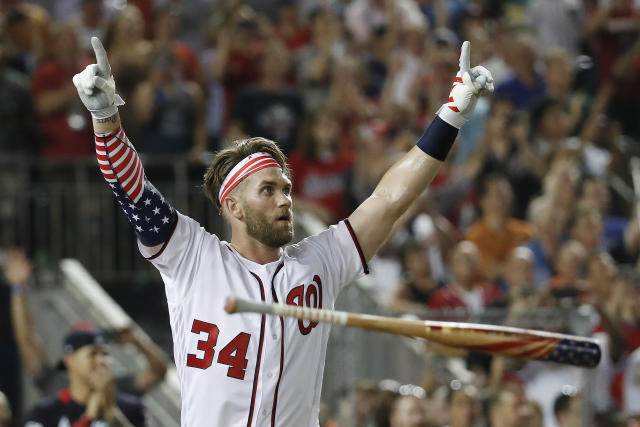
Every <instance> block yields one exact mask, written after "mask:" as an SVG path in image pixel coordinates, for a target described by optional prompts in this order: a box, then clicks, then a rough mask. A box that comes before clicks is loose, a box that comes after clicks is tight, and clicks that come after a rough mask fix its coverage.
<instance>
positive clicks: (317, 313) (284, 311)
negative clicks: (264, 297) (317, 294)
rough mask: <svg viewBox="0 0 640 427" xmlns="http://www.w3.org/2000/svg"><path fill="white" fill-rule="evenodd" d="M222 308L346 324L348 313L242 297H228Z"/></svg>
mask: <svg viewBox="0 0 640 427" xmlns="http://www.w3.org/2000/svg"><path fill="white" fill-rule="evenodd" d="M224 309H225V311H226V312H227V313H230V314H231V313H265V314H273V315H275V316H285V317H296V318H298V319H305V320H310V321H312V322H324V323H333V324H335V325H342V326H344V325H346V324H347V320H348V319H349V313H346V312H344V311H332V310H318V309H314V308H307V307H298V306H297V305H284V304H267V303H265V302H261V301H249V300H246V299H242V298H235V297H228V298H227V301H226V303H225V306H224Z"/></svg>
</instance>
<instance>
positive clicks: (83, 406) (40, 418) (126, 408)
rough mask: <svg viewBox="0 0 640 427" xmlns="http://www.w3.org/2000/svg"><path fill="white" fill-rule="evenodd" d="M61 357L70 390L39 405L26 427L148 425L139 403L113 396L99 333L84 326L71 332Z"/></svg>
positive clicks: (140, 402) (104, 350)
mask: <svg viewBox="0 0 640 427" xmlns="http://www.w3.org/2000/svg"><path fill="white" fill-rule="evenodd" d="M63 353H64V356H63V359H62V360H61V361H60V363H61V366H64V368H66V369H67V371H68V372H69V386H68V387H67V388H65V389H62V390H60V391H59V392H58V393H57V395H55V396H50V397H46V398H45V399H43V400H42V401H41V402H40V403H38V404H37V405H36V406H35V407H34V408H33V409H32V410H31V411H30V412H29V415H28V416H27V418H26V420H27V421H26V423H25V427H48V426H51V427H58V426H71V427H89V426H94V427H96V426H101V425H107V423H108V425H110V426H123V427H130V426H136V427H137V426H146V425H147V422H146V417H145V412H144V407H143V405H142V401H141V400H140V399H139V398H137V397H135V396H132V395H127V394H123V393H116V389H115V385H114V382H113V376H112V374H111V370H110V369H109V365H108V364H107V356H108V352H107V348H106V346H105V338H104V336H103V334H102V333H101V332H100V331H98V330H96V329H93V328H92V327H89V326H87V325H82V327H76V328H74V329H72V331H71V332H70V333H69V334H68V335H67V336H66V337H65V339H64V345H63Z"/></svg>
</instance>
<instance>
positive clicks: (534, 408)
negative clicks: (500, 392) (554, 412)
mask: <svg viewBox="0 0 640 427" xmlns="http://www.w3.org/2000/svg"><path fill="white" fill-rule="evenodd" d="M524 414H525V415H524V423H523V427H544V415H543V413H542V408H541V407H540V405H539V404H538V403H537V402H535V401H533V400H527V402H526V403H525V409H524Z"/></svg>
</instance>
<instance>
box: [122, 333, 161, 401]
mask: <svg viewBox="0 0 640 427" xmlns="http://www.w3.org/2000/svg"><path fill="white" fill-rule="evenodd" d="M114 332H115V341H114V342H115V343H117V344H120V345H130V346H132V347H134V348H135V349H136V351H137V352H138V353H139V354H140V355H141V356H142V357H144V359H145V361H146V366H145V367H144V368H143V369H141V370H140V371H139V372H137V373H135V374H134V375H130V376H124V377H117V378H116V379H115V381H116V385H117V389H118V390H119V391H121V392H124V393H129V394H134V395H137V396H142V395H144V394H145V393H147V392H149V391H151V389H153V388H154V387H155V386H157V385H158V384H160V383H161V382H162V381H163V380H164V377H165V375H166V374H167V369H168V366H169V361H168V360H167V357H166V356H165V355H164V352H163V351H162V350H161V349H160V347H158V346H157V345H156V344H155V343H154V342H153V341H151V340H150V339H149V338H148V337H146V336H144V335H142V334H140V332H139V331H138V330H136V329H134V328H131V327H128V328H123V329H120V330H117V331H114Z"/></svg>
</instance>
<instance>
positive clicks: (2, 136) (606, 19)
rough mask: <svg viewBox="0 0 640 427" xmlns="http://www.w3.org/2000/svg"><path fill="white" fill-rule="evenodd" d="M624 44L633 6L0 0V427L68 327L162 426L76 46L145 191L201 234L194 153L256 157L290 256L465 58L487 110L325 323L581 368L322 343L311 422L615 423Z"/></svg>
mask: <svg viewBox="0 0 640 427" xmlns="http://www.w3.org/2000/svg"><path fill="white" fill-rule="evenodd" d="M639 34H640V1H637V0H260V1H259V0H253V1H250V0H226V1H225V0H217V1H210V0H209V1H207V0H183V1H177V0H174V1H172V0H132V1H127V0H56V1H54V0H39V1H36V0H33V1H26V0H0V250H1V252H0V264H1V265H2V267H3V271H4V277H3V278H2V283H0V317H2V320H1V321H0V362H2V363H0V390H1V391H2V392H3V393H2V394H0V426H12V425H21V424H20V423H21V420H22V417H23V415H24V414H25V413H26V412H28V411H29V409H30V408H31V407H32V406H33V405H34V404H35V403H36V402H38V401H39V399H40V398H41V397H42V396H45V395H47V394H51V393H55V392H56V391H57V389H58V388H61V387H64V386H65V381H66V379H65V376H64V373H60V372H59V371H57V370H56V369H55V363H56V361H57V360H58V359H59V357H60V355H61V354H62V337H63V336H64V335H65V334H66V333H67V332H68V330H69V328H70V327H72V325H76V324H77V322H79V321H90V322H92V323H93V324H95V325H97V326H98V327H99V328H102V329H104V330H105V331H106V332H107V336H108V337H109V339H110V341H111V342H112V344H111V345H110V347H111V349H110V352H111V354H112V357H111V358H112V363H111V369H112V370H113V372H114V375H115V376H116V377H118V378H139V377H136V376H140V375H142V374H141V372H144V373H147V374H149V372H151V374H149V375H152V377H150V378H151V379H152V381H151V380H150V381H148V382H147V383H144V384H145V387H138V388H137V389H136V390H134V391H135V392H137V393H138V394H139V395H141V396H143V401H144V402H145V405H146V407H147V409H148V411H149V413H150V415H151V416H152V418H154V419H155V422H156V424H158V425H167V426H175V425H178V422H179V421H178V420H179V404H180V400H179V389H178V386H177V380H176V378H175V371H174V369H173V368H172V362H168V361H169V360H172V357H171V354H172V341H171V335H170V326H169V323H168V316H167V307H166V300H165V295H164V289H163V285H162V282H161V280H160V277H159V275H158V274H157V273H156V271H155V270H154V269H153V268H152V267H151V266H150V265H149V264H147V262H146V261H145V260H144V259H143V258H142V257H141V256H140V255H139V254H138V251H137V248H136V246H135V235H134V233H133V232H132V230H131V229H130V225H129V224H128V222H127V221H126V218H125V216H124V215H123V214H122V213H121V212H120V211H119V209H118V206H117V204H116V203H114V200H113V197H112V196H111V194H110V191H107V187H106V184H105V183H104V181H103V179H102V177H101V176H100V173H99V171H98V168H97V166H96V160H95V157H94V156H93V155H92V152H93V142H92V141H93V138H92V128H91V119H90V116H89V115H88V113H87V112H86V111H85V109H84V108H83V106H82V104H81V102H80V100H79V99H78V97H77V94H76V90H75V88H74V87H73V85H72V83H71V78H72V76H73V75H74V74H75V73H77V72H79V71H81V70H82V69H83V68H84V67H85V66H86V65H88V64H90V63H92V62H94V58H93V54H92V51H91V46H90V37H91V36H94V35H95V36H98V37H100V38H101V40H102V41H103V43H104V45H105V48H106V49H107V51H108V55H109V59H110V61H111V65H112V68H113V74H114V76H115V79H116V84H117V88H118V91H119V93H120V94H121V95H122V97H123V98H124V99H125V101H126V105H124V106H123V107H121V108H120V115H121V117H122V121H123V124H124V127H125V129H126V131H127V134H128V136H129V138H130V139H131V141H132V142H133V143H134V145H135V146H136V149H137V150H138V152H139V153H141V156H142V157H143V162H144V164H145V168H146V173H147V176H148V177H149V179H150V180H151V181H152V182H153V183H154V184H155V185H156V187H157V188H158V189H160V190H161V191H162V192H163V194H164V195H165V196H167V197H168V199H169V200H170V201H171V203H172V204H173V206H174V207H176V208H177V209H179V210H180V211H181V212H183V213H185V214H187V215H189V216H191V217H193V218H195V219H197V220H198V221H199V222H200V223H201V224H202V225H203V226H205V227H206V228H207V229H208V230H209V231H211V232H214V233H217V234H219V235H220V236H221V237H223V238H225V239H228V238H229V236H228V230H226V229H225V227H224V225H223V224H222V221H221V219H220V217H219V216H218V215H217V212H216V209H215V207H214V206H212V205H211V203H210V202H208V201H207V200H206V198H205V197H204V196H203V194H202V191H201V179H202V175H203V172H204V169H205V168H206V166H207V165H208V164H209V162H210V161H211V159H212V157H213V153H214V152H215V151H216V150H218V149H220V148H223V147H225V146H226V145H227V144H228V143H229V141H232V140H234V139H236V138H240V137H243V136H245V135H251V136H264V137H268V138H272V139H274V140H276V141H277V142H278V143H279V144H280V147H281V148H282V149H283V151H284V152H285V153H286V154H287V155H288V158H289V162H290V165H291V169H292V174H293V184H294V186H293V193H294V206H295V208H296V221H297V227H296V237H295V239H296V240H299V239H302V238H304V237H305V236H307V235H310V234H314V233H316V232H317V231H318V230H321V229H322V228H323V227H325V226H326V225H327V224H331V223H335V222H336V221H338V220H340V219H342V218H344V217H346V216H347V215H349V213H350V212H351V211H352V210H353V209H354V208H355V207H356V206H357V205H358V204H359V203H360V202H362V201H363V200H364V199H365V198H366V197H367V196H368V195H369V194H370V193H371V191H372V190H373V188H374V187H375V185H376V183H377V182H378V180H379V179H380V177H381V176H382V174H383V173H384V172H385V171H386V170H387V168H388V167H389V166H390V165H391V164H392V163H393V162H394V161H395V160H397V159H398V158H399V157H400V156H402V155H403V153H405V152H406V151H407V150H409V149H410V148H411V147H412V146H413V145H414V144H415V141H416V140H417V138H419V136H420V135H421V133H422V131H423V130H424V129H425V127H426V126H427V125H428V124H429V122H430V120H431V119H432V118H433V117H434V115H435V113H436V111H437V109H438V108H439V107H440V105H441V104H442V103H443V102H444V101H445V100H446V99H447V96H448V93H449V90H450V86H451V82H452V81H453V78H454V77H455V74H456V71H457V68H458V64H457V61H458V56H459V46H460V44H461V42H462V41H463V40H469V41H471V46H472V49H471V63H472V65H484V66H485V67H487V68H488V69H489V70H491V72H492V73H493V77H494V79H495V86H496V91H495V94H494V95H493V96H490V97H483V98H481V99H480V101H479V102H478V106H477V108H476V111H475V113H474V114H473V116H472V118H471V120H470V121H469V123H468V124H467V125H466V126H465V127H464V128H463V129H462V131H461V132H460V135H459V137H458V141H457V143H456V145H455V146H454V148H453V150H452V152H451V153H450V154H449V157H448V159H447V161H446V162H445V163H444V164H443V166H442V168H441V170H440V173H439V174H438V176H437V177H436V178H435V180H434V182H433V184H432V185H431V186H430V187H429V189H428V191H427V192H425V194H423V195H422V197H420V199H418V200H416V202H415V204H414V205H413V206H412V208H411V209H410V211H409V212H408V213H407V215H405V217H404V218H403V222H402V224H401V225H400V226H399V227H398V229H397V231H396V232H395V234H394V235H393V237H392V238H391V239H390V240H389V241H388V242H387V243H386V244H385V246H384V247H383V248H382V249H381V250H380V251H379V253H378V255H377V256H376V257H374V259H373V260H372V261H371V263H370V269H371V274H370V275H369V276H367V277H365V278H364V279H362V280H361V281H358V282H357V283H354V284H352V285H351V286H349V287H348V288H347V289H346V290H345V291H344V292H343V294H342V295H341V296H340V298H339V300H338V304H337V308H340V309H347V310H350V311H358V312H367V313H377V314H385V315H396V316H411V317H414V318H415V317H417V318H428V319H439V320H456V321H465V322H466V321H474V322H485V323H491V324H504V325H514V326H520V327H527V328H539V329H545V330H550V331H558V332H565V333H573V334H579V335H585V336H593V337H596V338H597V339H598V340H599V341H600V343H601V344H602V346H603V350H604V356H603V360H602V362H601V363H600V365H599V367H598V368H596V369H594V370H585V369H577V368H572V367H567V366H561V365H553V364H544V363H538V362H523V361H518V360H513V359H506V358H500V357H490V356H486V355H481V354H476V353H472V352H462V351H458V350H452V349H449V348H445V347H442V346H439V345H434V344H431V343H426V342H424V341H419V340H409V339H403V338H399V337H394V336H389V335H383V334H376V333H370V332H364V331H358V330H346V329H341V328H334V330H333V334H332V336H331V340H330V345H329V350H328V354H327V362H326V367H325V383H324V386H323V392H322V400H323V407H322V412H321V420H320V422H321V426H323V427H324V426H334V427H335V426H339V427H351V426H353V427H386V426H390V427H409V426H418V427H419V426H428V427H431V426H434V427H439V426H451V427H465V426H469V427H471V426H474V427H475V426H477V427H484V426H486V427H489V426H491V427H516V426H517V427H539V426H544V427H556V426H558V427H568V426H603V427H608V426H620V427H622V426H624V427H629V426H638V425H640V349H639V348H640V273H639V272H638V265H639V260H640V259H639V257H638V255H639V253H640V229H639V227H638V224H639V217H638V212H637V209H636V207H637V206H638V202H639V200H640V199H639V198H638V196H637V194H640V191H639V190H640V188H639V187H640V166H638V164H637V163H635V162H636V161H635V160H634V159H635V156H638V155H640V147H639V145H638V140H639V138H640V37H638V35H639ZM634 177H635V183H636V186H634ZM16 248H17V249H16ZM134 362H135V363H134ZM145 378H147V377H145ZM147 379H149V378H147ZM126 383H127V382H126V381H124V382H123V383H122V384H126ZM120 384H121V383H120V382H118V387H120ZM135 384H136V385H139V383H138V381H136V382H135ZM129 385H131V381H129ZM122 387H123V388H125V389H126V385H123V386H122ZM3 395H6V398H5V397H4V396H3ZM9 408H10V409H11V411H9Z"/></svg>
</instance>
